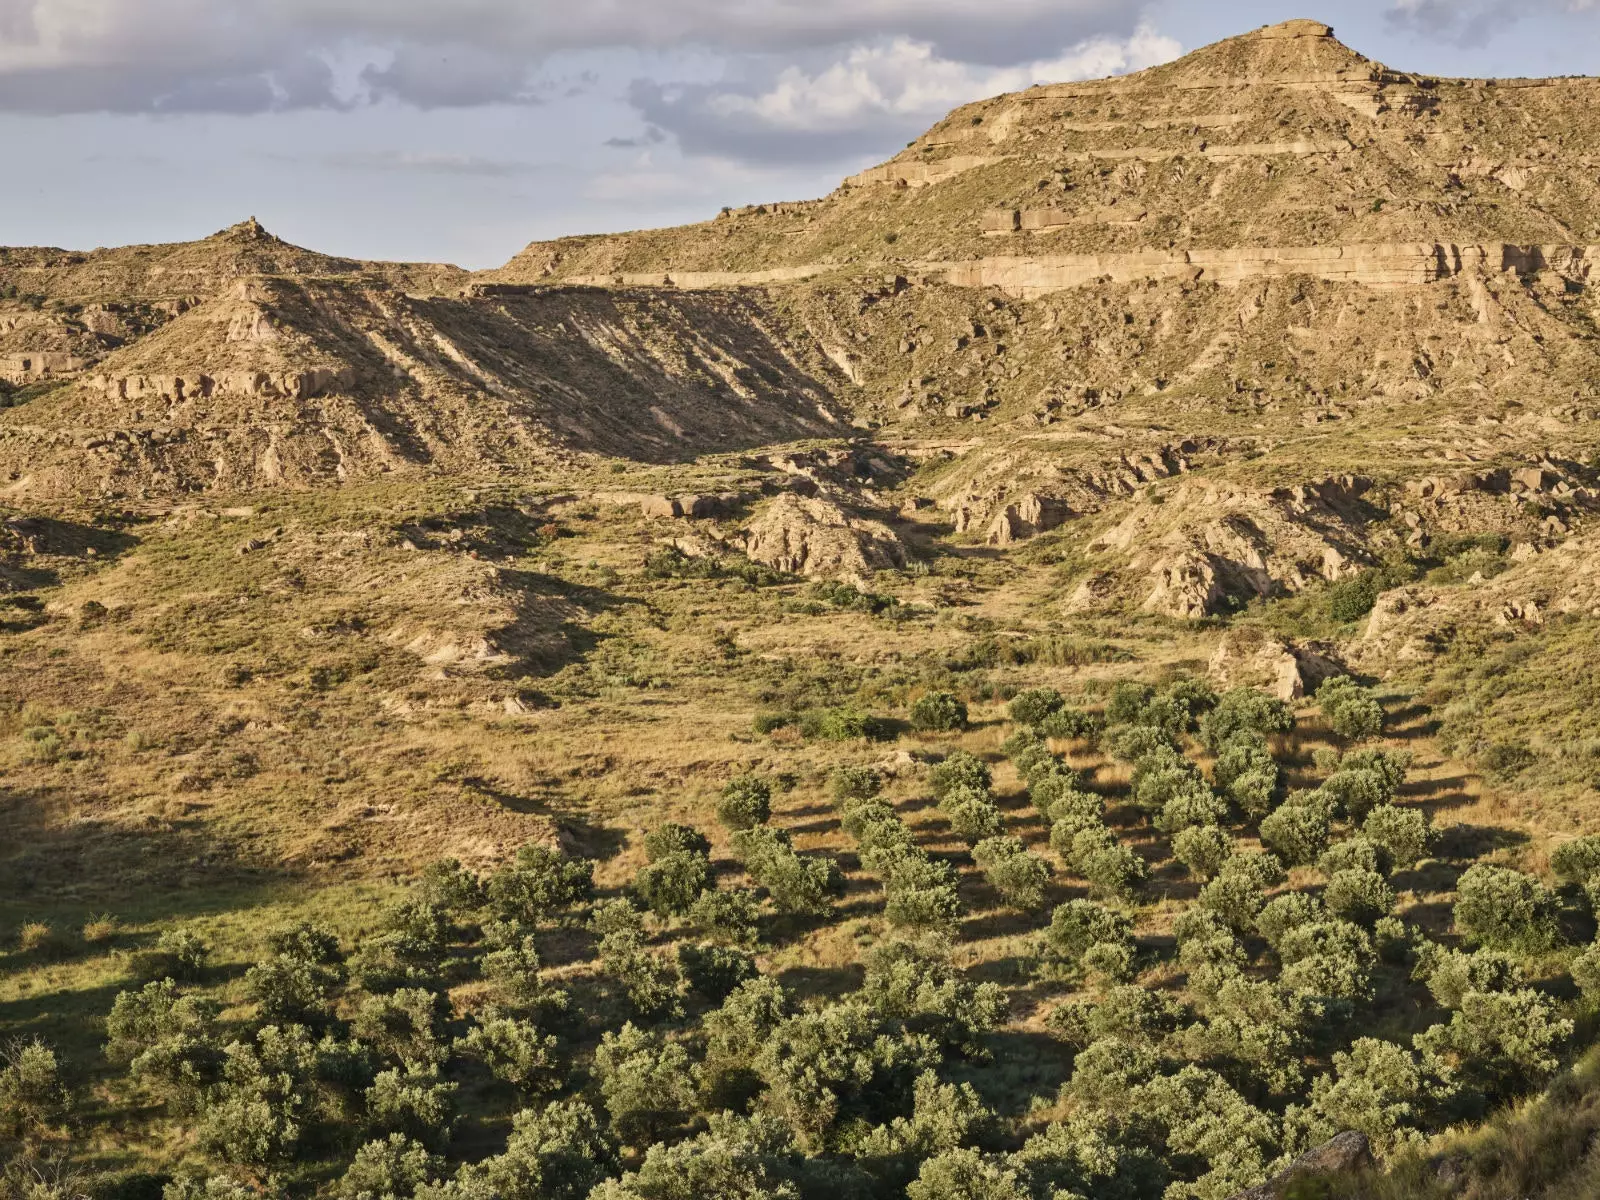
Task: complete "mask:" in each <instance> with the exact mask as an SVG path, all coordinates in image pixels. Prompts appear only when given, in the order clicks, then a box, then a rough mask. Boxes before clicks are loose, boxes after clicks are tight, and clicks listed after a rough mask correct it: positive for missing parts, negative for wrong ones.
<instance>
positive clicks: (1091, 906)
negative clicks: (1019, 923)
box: [1046, 900, 1133, 962]
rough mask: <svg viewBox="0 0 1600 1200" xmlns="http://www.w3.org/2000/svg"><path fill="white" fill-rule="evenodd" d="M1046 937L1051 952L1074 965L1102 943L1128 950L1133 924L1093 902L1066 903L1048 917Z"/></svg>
mask: <svg viewBox="0 0 1600 1200" xmlns="http://www.w3.org/2000/svg"><path fill="white" fill-rule="evenodd" d="M1046 936H1047V938H1048V941H1049V944H1050V949H1051V950H1052V951H1054V952H1055V953H1056V954H1059V955H1061V956H1062V957H1063V958H1066V959H1068V960H1070V961H1074V962H1075V961H1077V960H1078V959H1080V958H1082V957H1083V956H1084V954H1086V953H1087V952H1088V950H1089V948H1090V947H1091V946H1096V945H1099V944H1101V943H1110V944H1112V945H1118V946H1129V947H1131V946H1132V945H1133V924H1132V922H1130V921H1129V920H1128V918H1127V917H1125V916H1123V915H1122V914H1121V913H1119V912H1116V911H1114V910H1112V909H1109V908H1106V907H1105V906H1103V905H1100V904H1096V903H1095V902H1094V901H1092V900H1069V901H1067V903H1065V904H1062V905H1058V906H1057V908H1056V910H1055V912H1054V913H1052V914H1051V916H1050V929H1049V931H1048V933H1047V935H1046Z"/></svg>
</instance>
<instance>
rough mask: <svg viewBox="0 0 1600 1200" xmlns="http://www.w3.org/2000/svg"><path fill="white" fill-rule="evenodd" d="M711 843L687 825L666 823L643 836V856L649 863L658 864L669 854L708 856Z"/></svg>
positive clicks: (703, 835)
mask: <svg viewBox="0 0 1600 1200" xmlns="http://www.w3.org/2000/svg"><path fill="white" fill-rule="evenodd" d="M710 853H711V843H710V842H709V841H707V840H706V836H705V834H703V833H701V832H700V831H699V830H697V829H691V828H690V827H689V826H687V825H678V824H675V823H673V822H671V821H668V822H667V823H666V824H664V825H658V826H656V827H655V828H654V829H652V830H650V831H649V832H647V833H646V834H645V835H644V855H645V858H646V859H647V860H648V861H650V862H659V861H660V860H661V859H663V858H665V857H667V855H669V854H698V855H700V856H701V857H706V856H709V855H710Z"/></svg>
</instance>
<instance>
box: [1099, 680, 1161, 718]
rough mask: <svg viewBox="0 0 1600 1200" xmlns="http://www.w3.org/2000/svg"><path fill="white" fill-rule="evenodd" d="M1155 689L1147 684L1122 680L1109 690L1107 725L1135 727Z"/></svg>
mask: <svg viewBox="0 0 1600 1200" xmlns="http://www.w3.org/2000/svg"><path fill="white" fill-rule="evenodd" d="M1155 694H1156V693H1155V689H1154V688H1153V687H1151V686H1150V685H1149V684H1147V683H1138V682H1135V681H1132V680H1124V681H1123V682H1121V683H1119V684H1117V685H1116V686H1115V687H1113V688H1112V689H1111V699H1110V700H1108V701H1107V702H1106V723H1107V724H1108V725H1137V724H1140V720H1139V718H1140V717H1142V716H1143V715H1144V706H1145V705H1146V704H1149V703H1150V701H1151V699H1152V698H1153V697H1154V696H1155Z"/></svg>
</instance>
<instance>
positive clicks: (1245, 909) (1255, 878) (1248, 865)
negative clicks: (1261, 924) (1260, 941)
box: [1198, 854, 1283, 934]
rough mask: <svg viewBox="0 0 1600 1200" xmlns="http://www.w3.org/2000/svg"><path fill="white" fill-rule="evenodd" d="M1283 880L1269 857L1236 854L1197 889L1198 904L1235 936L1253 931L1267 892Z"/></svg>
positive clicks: (1281, 872)
mask: <svg viewBox="0 0 1600 1200" xmlns="http://www.w3.org/2000/svg"><path fill="white" fill-rule="evenodd" d="M1282 878H1283V868H1282V866H1281V864H1280V863H1279V862H1278V860H1277V859H1276V858H1274V857H1273V856H1272V855H1270V854H1235V855H1232V856H1231V857H1230V858H1228V860H1227V861H1226V862H1224V863H1223V864H1222V866H1221V867H1220V868H1219V869H1218V871H1217V874H1216V877H1215V878H1214V879H1212V880H1211V882H1210V883H1208V884H1206V886H1205V887H1203V888H1201V889H1200V896H1199V899H1198V903H1199V905H1200V907H1201V908H1203V909H1206V910H1207V911H1208V912H1211V913H1214V914H1215V915H1216V916H1217V917H1218V918H1219V919H1220V920H1221V921H1222V922H1223V924H1225V925H1226V926H1227V927H1228V928H1229V929H1232V930H1233V931H1234V932H1235V933H1240V934H1248V933H1252V932H1254V930H1255V922H1256V914H1257V913H1259V912H1260V911H1261V909H1262V906H1263V905H1264V904H1265V903H1266V889H1267V888H1269V887H1271V886H1273V885H1274V884H1275V883H1278V882H1279V881H1281V880H1282Z"/></svg>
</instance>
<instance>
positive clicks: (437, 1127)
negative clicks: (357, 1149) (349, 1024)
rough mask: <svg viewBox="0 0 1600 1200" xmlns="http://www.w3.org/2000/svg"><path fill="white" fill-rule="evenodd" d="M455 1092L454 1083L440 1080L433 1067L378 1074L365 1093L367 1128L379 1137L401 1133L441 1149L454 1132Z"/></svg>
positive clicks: (408, 1067) (410, 1067) (436, 1070)
mask: <svg viewBox="0 0 1600 1200" xmlns="http://www.w3.org/2000/svg"><path fill="white" fill-rule="evenodd" d="M457 1090H458V1088H457V1085H456V1084H454V1083H446V1082H445V1081H444V1080H442V1079H440V1078H439V1071H438V1068H437V1067H433V1066H416V1065H412V1066H407V1067H405V1068H403V1069H400V1070H389V1071H383V1072H380V1073H379V1075H378V1077H377V1078H376V1079H374V1080H373V1081H372V1086H371V1087H369V1088H368V1089H367V1091H366V1106H367V1129H368V1130H369V1132H371V1133H374V1134H380V1135H381V1134H393V1133H399V1134H404V1135H405V1136H406V1137H408V1138H412V1139H413V1140H415V1141H418V1142H421V1143H422V1144H423V1145H424V1146H427V1147H429V1148H430V1149H434V1150H442V1149H444V1147H445V1146H446V1145H448V1144H449V1142H450V1135H451V1132H452V1131H453V1130H454V1129H455V1124H456V1117H457V1113H456V1092H457Z"/></svg>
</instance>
